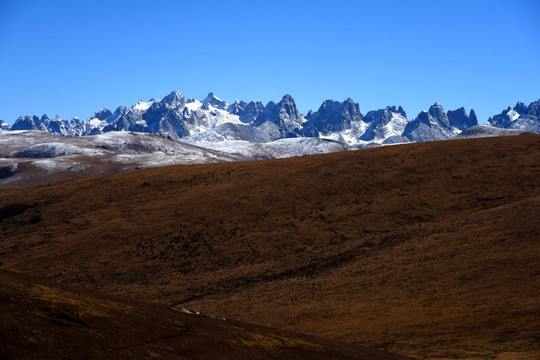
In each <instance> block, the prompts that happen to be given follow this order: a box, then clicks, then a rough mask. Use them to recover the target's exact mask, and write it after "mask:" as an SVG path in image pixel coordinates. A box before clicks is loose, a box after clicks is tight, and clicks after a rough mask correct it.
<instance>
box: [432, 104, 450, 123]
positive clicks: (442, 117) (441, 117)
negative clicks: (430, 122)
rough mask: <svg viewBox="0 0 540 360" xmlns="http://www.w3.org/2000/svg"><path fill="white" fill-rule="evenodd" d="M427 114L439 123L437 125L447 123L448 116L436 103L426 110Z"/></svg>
mask: <svg viewBox="0 0 540 360" xmlns="http://www.w3.org/2000/svg"><path fill="white" fill-rule="evenodd" d="M428 114H429V115H431V116H433V117H434V118H435V119H437V121H439V123H441V124H447V123H448V115H447V114H446V112H445V111H444V108H443V107H442V105H441V104H439V103H438V102H437V103H435V104H433V105H431V106H430V108H429V110H428Z"/></svg>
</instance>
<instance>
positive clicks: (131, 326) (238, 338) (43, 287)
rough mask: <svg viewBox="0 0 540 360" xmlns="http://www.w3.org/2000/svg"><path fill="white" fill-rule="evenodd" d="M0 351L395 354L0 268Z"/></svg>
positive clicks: (38, 354)
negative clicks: (86, 289)
mask: <svg viewBox="0 0 540 360" xmlns="http://www.w3.org/2000/svg"><path fill="white" fill-rule="evenodd" d="M0 298H1V299H2V302H1V303H0V310H1V311H0V324H1V325H0V339H1V340H2V346H1V347H0V358H2V359H149V358H164V359H283V358H287V359H374V360H376V359H379V360H383V359H401V358H402V357H398V356H394V355H391V354H388V353H386V352H383V351H378V350H375V349H369V348H367V347H362V346H358V345H350V344H342V343H339V342H336V341H329V340H323V339H317V338H313V337H310V336H304V335H299V334H295V333H292V332H287V331H277V330H272V329H269V328H264V327H261V326H254V325H249V324H245V323H240V322H237V321H232V320H216V319H210V318H205V317H203V316H198V315H189V314H185V313H182V312H179V311H174V310H173V309H171V308H170V307H167V306H163V305H158V304H149V303H142V302H134V301H130V300H126V299H120V298H114V297H108V296H104V295H102V294H98V293H94V292H89V291H82V290H79V289H74V288H69V287H65V286H58V285H56V284H54V283H50V282H43V281H38V280H35V279H31V278H27V277H24V276H21V275H18V274H15V273H11V272H7V271H0Z"/></svg>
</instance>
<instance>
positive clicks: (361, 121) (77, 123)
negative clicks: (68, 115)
mask: <svg viewBox="0 0 540 360" xmlns="http://www.w3.org/2000/svg"><path fill="white" fill-rule="evenodd" d="M539 104H540V100H539V101H537V102H534V103H531V104H530V105H529V106H525V105H524V104H523V103H518V104H517V105H516V107H514V108H513V109H511V108H508V109H507V110H505V111H503V113H502V114H500V115H496V116H494V117H492V118H490V120H489V121H488V123H487V124H488V125H492V126H498V127H504V128H518V129H526V130H531V131H534V132H537V133H540V125H539V119H538V116H539V115H538V114H539V112H540V105H539ZM477 124H478V120H477V117H476V114H475V112H474V110H470V112H469V114H468V115H467V112H466V110H465V109H464V108H459V109H456V110H450V111H448V112H446V111H445V110H444V108H443V107H442V105H440V104H438V103H436V104H434V105H433V106H431V107H430V108H429V110H428V111H422V112H420V114H419V115H418V116H417V117H416V118H415V119H414V120H412V121H409V120H408V119H407V115H406V113H405V111H404V110H403V108H402V107H401V106H399V107H396V106H388V107H386V108H385V109H379V110H373V111H368V112H367V113H366V115H365V116H364V115H362V113H361V112H360V108H359V106H358V104H357V103H355V102H354V101H353V100H352V99H350V98H349V99H346V100H345V101H343V102H339V101H333V100H325V101H324V102H323V103H322V105H321V106H320V107H319V109H318V110H317V111H316V112H313V111H309V113H308V114H307V115H302V114H301V113H300V111H299V110H298V108H297V106H296V103H295V101H294V99H293V98H292V96H291V95H285V96H284V97H283V98H282V99H281V101H279V102H278V103H275V102H273V101H270V102H269V103H268V104H266V106H265V105H263V103H262V102H260V101H250V102H245V101H238V100H236V101H235V102H234V103H232V104H228V103H226V102H225V101H223V100H221V99H220V98H218V97H217V96H216V95H215V94H214V93H210V94H208V96H207V97H206V98H205V99H203V100H201V101H199V100H196V99H192V98H189V99H187V100H186V99H185V98H184V96H183V95H182V94H180V93H179V92H177V91H173V92H171V93H170V94H169V95H167V96H165V97H162V98H159V99H157V100H156V99H150V100H149V101H139V102H138V103H137V104H135V105H133V106H131V107H129V108H126V107H123V106H120V107H118V108H117V109H116V110H115V111H114V112H112V111H110V110H108V109H100V110H99V111H97V112H96V113H95V114H94V115H92V117H91V118H90V119H88V120H86V121H81V120H79V119H78V118H74V119H72V120H71V121H66V120H63V119H61V118H60V117H59V116H56V117H55V118H53V119H51V118H49V117H48V116H47V115H43V116H42V117H41V118H39V117H37V116H29V115H23V116H21V117H19V118H18V119H17V120H16V121H15V124H14V125H13V127H12V130H39V131H45V132H49V133H52V134H57V135H63V136H87V135H98V134H104V133H108V132H112V131H133V132H143V133H151V134H158V135H162V136H164V137H167V138H169V139H172V140H181V141H184V142H187V143H190V144H195V145H201V146H202V145H204V146H208V145H209V144H213V143H219V142H228V143H229V144H230V142H231V141H232V142H234V141H248V142H253V143H267V142H270V141H275V140H279V139H285V138H296V137H306V138H317V139H327V140H332V141H337V142H341V143H343V144H345V145H346V146H348V147H353V148H354V147H356V148H358V147H364V146H367V145H381V144H393V143H402V142H418V141H432V140H445V139H450V138H453V137H455V136H456V135H458V134H459V133H461V132H462V131H463V130H465V129H467V128H470V127H471V126H475V125H477ZM7 130H10V128H9V126H6V124H5V123H3V125H2V124H0V131H7Z"/></svg>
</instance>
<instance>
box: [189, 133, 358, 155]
mask: <svg viewBox="0 0 540 360" xmlns="http://www.w3.org/2000/svg"><path fill="white" fill-rule="evenodd" d="M199 144H200V145H201V146H204V147H205V148H209V149H214V150H218V151H220V152H223V153H229V154H237V155H240V156H244V157H247V158H254V159H273V158H286V157H293V156H303V155H313V154H324V153H331V152H337V151H345V150H350V148H348V147H347V146H346V145H345V144H343V143H340V142H336V141H332V140H326V139H318V138H286V139H279V140H275V141H271V142H267V143H254V142H250V141H244V140H224V141H218V142H213V141H208V142H200V143H199Z"/></svg>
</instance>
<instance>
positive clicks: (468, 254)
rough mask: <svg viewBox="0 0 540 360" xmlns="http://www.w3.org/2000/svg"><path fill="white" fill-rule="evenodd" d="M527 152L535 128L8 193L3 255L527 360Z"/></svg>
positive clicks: (310, 323)
mask: <svg viewBox="0 0 540 360" xmlns="http://www.w3.org/2000/svg"><path fill="white" fill-rule="evenodd" d="M539 154H540V137H538V136H519V137H506V138H489V139H471V140H456V141H445V142H434V143H422V144H410V145H399V146H392V147H385V148H377V149H368V150H361V151H356V152H344V153H336V154H327V155H320V156H310V157H302V158H292V159H286V160H271V161H261V162H251V163H232V164H231V163H228V164H215V165H201V166H183V167H182V166H179V167H167V168H159V169H148V170H140V171H137V172H130V173H123V174H114V175H108V176H100V177H92V178H86V179H78V180H73V181H66V182H60V183H55V184H50V185H46V186H41V187H33V188H26V189H19V190H17V189H14V190H7V191H4V192H2V193H0V219H1V220H0V221H1V222H0V237H1V238H2V239H3V241H2V242H1V244H0V254H1V259H2V261H3V267H4V268H7V269H11V270H14V271H19V272H24V273H27V274H32V275H38V276H42V277H49V278H55V279H57V280H59V281H61V282H64V283H70V284H80V285H84V286H87V287H90V288H95V289H102V290H104V291H107V292H112V293H117V294H123V295H127V296H132V297H139V298H144V299H148V300H155V301H158V302H162V303H166V304H168V305H177V306H185V307H188V308H196V309H200V310H201V311H204V312H212V313H217V314H220V315H223V316H225V317H230V318H236V319H240V320H243V321H248V322H253V323H258V324H263V325H270V326H274V327H280V328H287V329H293V330H296V331H300V332H304V333H310V334H314V335H317V336H322V337H328V338H334V339H340V340H344V341H348V342H362V343H369V344H373V345H377V346H383V347H385V348H387V349H389V350H391V351H395V352H400V353H404V354H409V355H416V356H419V357H433V358H445V357H463V356H465V357H469V358H475V357H477V358H484V357H489V356H497V355H499V356H501V357H504V356H514V355H515V354H516V353H519V355H520V356H521V357H523V358H534V357H535V356H537V355H538V351H539V345H538V344H539V341H538V333H540V329H539V326H538V321H537V319H538V312H539V304H538V293H539V291H540V284H539V283H540V277H539V273H538V271H537V269H538V268H539V267H540V262H539V258H538V246H539V245H538V238H539V237H540V236H539V229H540V220H539V219H540V213H539V208H540V206H539V205H540V204H539V203H540V176H539V172H540V167H539V166H540V164H538V158H539ZM269 306H271V310H269ZM512 354H514V355H512Z"/></svg>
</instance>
